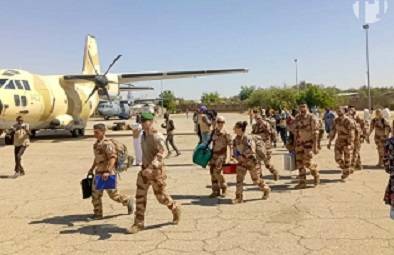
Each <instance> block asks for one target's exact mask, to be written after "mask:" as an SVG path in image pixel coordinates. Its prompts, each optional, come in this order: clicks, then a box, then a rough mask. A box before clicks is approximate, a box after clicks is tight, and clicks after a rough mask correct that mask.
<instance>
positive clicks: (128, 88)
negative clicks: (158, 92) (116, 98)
mask: <svg viewBox="0 0 394 255" xmlns="http://www.w3.org/2000/svg"><path fill="white" fill-rule="evenodd" d="M119 90H120V91H141V90H154V88H153V87H142V86H133V85H127V84H120V85H119Z"/></svg>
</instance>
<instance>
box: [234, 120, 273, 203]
mask: <svg viewBox="0 0 394 255" xmlns="http://www.w3.org/2000/svg"><path fill="white" fill-rule="evenodd" d="M247 125H248V122H246V121H244V122H242V121H238V122H237V123H236V124H235V127H234V132H235V134H236V135H237V136H236V137H235V139H234V140H233V147H234V149H233V157H234V158H235V160H237V162H238V164H237V184H236V192H235V199H234V200H233V201H232V202H233V204H240V203H243V183H244V180H245V175H246V173H247V172H248V171H249V173H250V177H251V178H252V181H253V184H255V185H257V186H258V187H259V188H260V189H261V191H262V192H263V197H262V199H263V200H265V199H267V198H268V197H269V194H270V192H271V189H270V187H269V186H268V185H267V184H266V183H265V182H264V180H263V179H262V178H260V174H261V165H260V163H259V162H257V159H256V152H255V148H254V146H253V141H252V138H251V137H250V136H247V135H246V134H245V130H246V126H247Z"/></svg>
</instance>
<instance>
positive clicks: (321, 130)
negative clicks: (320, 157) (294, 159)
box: [317, 119, 324, 150]
mask: <svg viewBox="0 0 394 255" xmlns="http://www.w3.org/2000/svg"><path fill="white" fill-rule="evenodd" d="M317 129H318V130H319V138H318V142H317V143H318V145H317V148H318V149H319V150H321V141H322V140H323V135H324V125H323V120H322V119H317Z"/></svg>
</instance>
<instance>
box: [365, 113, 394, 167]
mask: <svg viewBox="0 0 394 255" xmlns="http://www.w3.org/2000/svg"><path fill="white" fill-rule="evenodd" d="M374 130H375V137H374V138H375V144H376V148H377V150H378V155H379V161H378V164H377V165H376V166H377V167H381V166H383V156H384V143H385V141H386V140H387V139H388V138H389V137H390V133H391V127H390V123H389V122H388V121H387V120H386V119H385V118H383V115H382V111H381V110H380V109H376V111H375V118H373V119H372V120H371V130H370V131H369V134H368V139H369V136H370V135H371V133H372V132H373V131H374Z"/></svg>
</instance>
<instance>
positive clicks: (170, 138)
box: [161, 113, 181, 158]
mask: <svg viewBox="0 0 394 255" xmlns="http://www.w3.org/2000/svg"><path fill="white" fill-rule="evenodd" d="M164 120H165V123H164V124H162V125H161V127H162V128H165V129H166V130H167V138H166V147H167V151H168V154H167V158H168V157H170V156H171V154H172V153H171V150H170V147H169V146H168V143H170V144H171V147H172V149H173V150H174V151H175V153H176V155H177V156H179V155H181V153H180V152H179V150H178V148H177V147H176V145H175V144H174V130H175V125H174V121H173V120H172V119H170V114H169V113H164Z"/></svg>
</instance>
